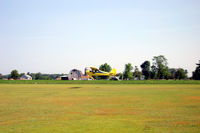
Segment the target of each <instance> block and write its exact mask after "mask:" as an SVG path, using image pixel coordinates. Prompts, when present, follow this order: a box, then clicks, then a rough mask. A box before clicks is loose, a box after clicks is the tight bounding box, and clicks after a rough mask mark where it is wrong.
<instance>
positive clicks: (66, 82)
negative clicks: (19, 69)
mask: <svg viewBox="0 0 200 133" xmlns="http://www.w3.org/2000/svg"><path fill="white" fill-rule="evenodd" d="M0 84H200V80H126V81H125V80H124V81H110V80H90V81H87V80H0Z"/></svg>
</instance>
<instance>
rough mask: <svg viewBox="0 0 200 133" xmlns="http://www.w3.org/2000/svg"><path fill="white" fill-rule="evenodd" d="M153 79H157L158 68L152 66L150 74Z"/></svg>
mask: <svg viewBox="0 0 200 133" xmlns="http://www.w3.org/2000/svg"><path fill="white" fill-rule="evenodd" d="M150 77H151V79H157V68H156V66H154V65H153V66H151V74H150Z"/></svg>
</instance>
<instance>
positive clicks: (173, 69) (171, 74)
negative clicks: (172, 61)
mask: <svg viewBox="0 0 200 133" xmlns="http://www.w3.org/2000/svg"><path fill="white" fill-rule="evenodd" d="M176 71H177V70H176V69H175V68H170V69H169V79H175V74H176Z"/></svg>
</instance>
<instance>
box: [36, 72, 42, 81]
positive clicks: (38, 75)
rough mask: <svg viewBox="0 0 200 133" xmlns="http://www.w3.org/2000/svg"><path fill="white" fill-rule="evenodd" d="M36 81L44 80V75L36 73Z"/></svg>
mask: <svg viewBox="0 0 200 133" xmlns="http://www.w3.org/2000/svg"><path fill="white" fill-rule="evenodd" d="M35 79H36V80H40V79H42V74H41V73H40V72H39V73H36V74H35Z"/></svg>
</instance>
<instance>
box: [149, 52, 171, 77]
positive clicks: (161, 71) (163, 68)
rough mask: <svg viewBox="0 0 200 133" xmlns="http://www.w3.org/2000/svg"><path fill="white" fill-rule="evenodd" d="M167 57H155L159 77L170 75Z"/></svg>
mask: <svg viewBox="0 0 200 133" xmlns="http://www.w3.org/2000/svg"><path fill="white" fill-rule="evenodd" d="M167 64H168V63H167V59H166V58H165V57H164V56H163V55H159V56H154V57H153V66H155V67H156V71H157V78H159V79H164V78H165V79H167V78H168V76H169V71H168V66H167Z"/></svg>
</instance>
